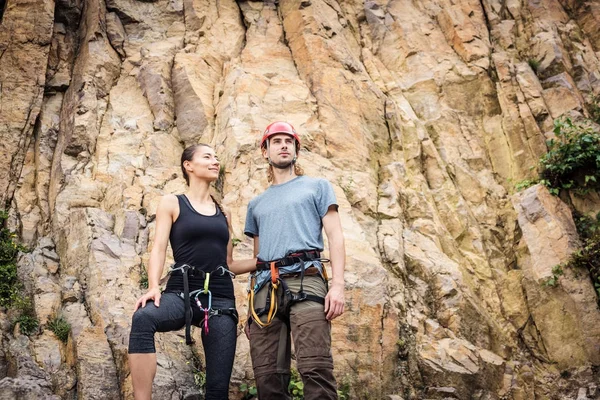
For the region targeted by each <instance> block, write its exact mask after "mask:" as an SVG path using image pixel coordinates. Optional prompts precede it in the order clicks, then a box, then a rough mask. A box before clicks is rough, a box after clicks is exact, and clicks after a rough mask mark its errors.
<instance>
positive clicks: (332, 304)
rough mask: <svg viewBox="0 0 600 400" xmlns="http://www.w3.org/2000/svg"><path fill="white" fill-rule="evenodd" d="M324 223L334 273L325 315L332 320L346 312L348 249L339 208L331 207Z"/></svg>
mask: <svg viewBox="0 0 600 400" xmlns="http://www.w3.org/2000/svg"><path fill="white" fill-rule="evenodd" d="M322 221H323V228H324V229H325V234H326V235H327V240H328V242H329V259H330V260H331V272H332V277H331V281H330V282H329V292H328V293H327V296H326V297H325V313H327V316H326V318H327V319H328V320H332V319H334V318H336V317H339V316H340V315H342V313H343V312H344V285H345V284H344V269H345V265H346V248H345V245H344V234H343V232H342V224H341V222H340V215H339V213H338V212H337V207H336V206H330V207H329V210H328V211H327V214H325V216H324V217H323V219H322Z"/></svg>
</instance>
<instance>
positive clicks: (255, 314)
mask: <svg viewBox="0 0 600 400" xmlns="http://www.w3.org/2000/svg"><path fill="white" fill-rule="evenodd" d="M312 261H319V262H321V263H325V262H329V260H328V259H325V258H321V253H319V252H318V251H316V250H305V251H299V252H294V253H291V254H288V255H287V256H285V257H283V258H280V259H278V260H273V261H262V260H259V261H258V262H257V263H256V271H257V272H259V271H266V270H269V271H270V272H271V279H270V280H269V281H268V282H267V285H268V287H267V289H266V290H267V298H266V301H265V307H263V308H260V309H255V308H254V299H255V296H256V291H257V290H258V289H259V288H258V285H257V284H256V277H255V275H254V274H252V275H251V276H250V280H249V282H248V283H249V286H248V301H249V307H248V308H249V310H250V314H251V317H252V320H254V322H256V323H257V324H258V325H259V326H260V327H262V328H264V327H266V326H269V325H270V324H271V323H272V322H273V319H274V318H275V316H279V317H281V318H282V319H284V320H287V316H288V315H289V311H290V308H291V307H292V306H293V305H294V304H296V303H299V302H301V301H314V302H317V303H320V304H325V299H324V298H323V297H320V296H315V295H312V294H308V293H305V292H304V286H303V285H304V277H305V276H309V275H320V276H321V277H322V278H323V280H324V281H325V285H327V281H328V277H327V271H326V269H325V266H323V267H322V272H321V271H320V270H319V268H317V267H309V268H306V264H307V263H309V262H312ZM296 263H301V266H300V272H292V273H286V274H280V273H279V268H281V267H286V266H290V265H294V264H296ZM298 276H299V277H300V290H299V291H298V292H297V293H294V292H292V291H291V290H290V288H289V287H288V285H287V283H286V282H285V279H282V278H292V277H298ZM280 287H281V288H282V291H283V295H282V296H281V297H280V298H279V299H278V297H277V292H278V289H279V288H280ZM265 314H267V320H266V321H265V322H263V321H261V319H260V317H261V316H263V315H265Z"/></svg>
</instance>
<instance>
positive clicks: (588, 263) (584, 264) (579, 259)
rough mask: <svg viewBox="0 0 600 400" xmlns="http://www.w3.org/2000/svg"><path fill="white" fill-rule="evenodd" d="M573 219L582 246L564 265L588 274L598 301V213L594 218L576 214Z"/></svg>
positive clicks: (599, 223) (599, 218)
mask: <svg viewBox="0 0 600 400" xmlns="http://www.w3.org/2000/svg"><path fill="white" fill-rule="evenodd" d="M574 217H575V224H576V226H577V231H578V232H579V236H580V238H581V241H582V246H581V248H580V249H579V250H578V251H576V252H575V253H573V254H572V255H571V258H570V259H569V261H568V263H567V264H566V265H568V266H569V267H572V268H583V269H586V270H587V271H588V272H589V274H590V278H591V280H592V284H593V285H594V289H595V290H596V294H597V296H598V298H599V301H600V212H599V213H598V214H597V215H596V217H595V218H594V217H590V216H586V215H579V214H577V213H575V215H574Z"/></svg>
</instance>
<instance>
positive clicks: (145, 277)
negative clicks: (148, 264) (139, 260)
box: [140, 267, 148, 289]
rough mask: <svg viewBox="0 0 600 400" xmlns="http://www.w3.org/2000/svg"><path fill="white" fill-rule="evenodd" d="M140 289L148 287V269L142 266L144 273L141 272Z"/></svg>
mask: <svg viewBox="0 0 600 400" xmlns="http://www.w3.org/2000/svg"><path fill="white" fill-rule="evenodd" d="M140 289H148V271H146V268H144V267H142V273H141V274H140Z"/></svg>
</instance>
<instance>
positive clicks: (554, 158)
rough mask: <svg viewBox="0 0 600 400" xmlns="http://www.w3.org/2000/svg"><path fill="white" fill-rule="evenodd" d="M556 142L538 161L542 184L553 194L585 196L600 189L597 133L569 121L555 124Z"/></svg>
mask: <svg viewBox="0 0 600 400" xmlns="http://www.w3.org/2000/svg"><path fill="white" fill-rule="evenodd" d="M554 134H555V135H556V138H555V139H550V140H548V142H547V143H548V147H549V151H548V153H547V154H545V155H544V156H543V157H542V158H541V159H540V163H541V165H542V168H543V170H542V173H541V178H542V179H541V181H540V182H542V183H543V184H544V185H546V186H547V187H548V188H549V189H551V192H552V193H553V194H558V191H560V190H561V189H567V190H574V191H576V192H578V193H580V194H585V193H587V192H588V191H589V190H596V189H598V188H600V133H598V132H596V131H594V129H593V128H592V127H591V126H589V125H583V124H578V123H574V122H573V121H571V119H570V118H564V119H558V120H556V121H554Z"/></svg>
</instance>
